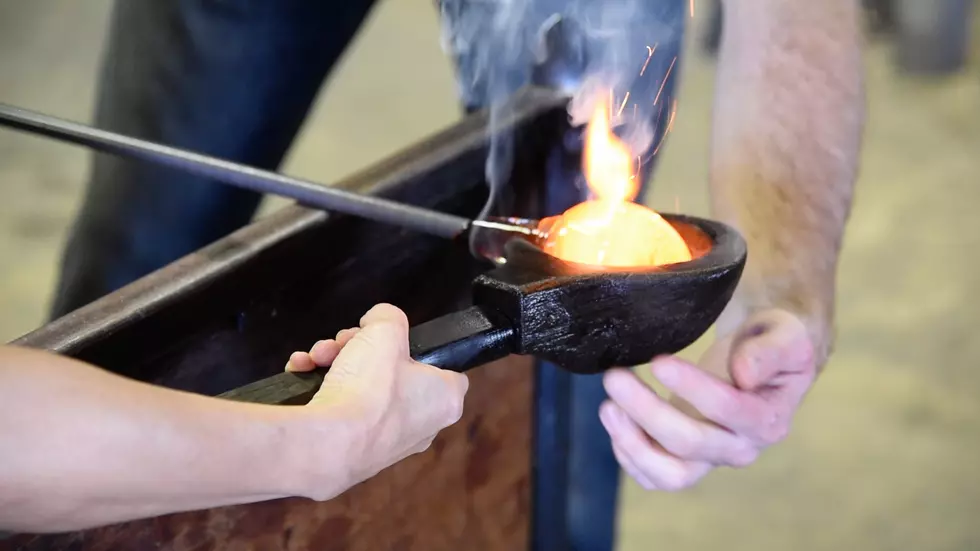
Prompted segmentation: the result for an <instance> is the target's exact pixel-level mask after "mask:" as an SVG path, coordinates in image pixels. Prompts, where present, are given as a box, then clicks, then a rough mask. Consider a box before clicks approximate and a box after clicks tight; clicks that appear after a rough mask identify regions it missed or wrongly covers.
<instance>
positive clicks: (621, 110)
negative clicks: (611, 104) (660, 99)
mask: <svg viewBox="0 0 980 551" xmlns="http://www.w3.org/2000/svg"><path fill="white" fill-rule="evenodd" d="M629 99H630V93H629V92H626V97H624V98H623V103H622V104H621V105H620V106H619V112H617V113H616V116H617V117H618V116H620V115H622V114H623V109H626V102H627V101H629ZM634 107H635V106H634Z"/></svg>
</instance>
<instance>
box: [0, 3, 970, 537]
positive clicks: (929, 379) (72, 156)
mask: <svg viewBox="0 0 980 551" xmlns="http://www.w3.org/2000/svg"><path fill="white" fill-rule="evenodd" d="M381 4H382V5H381V7H380V9H378V10H377V11H376V13H375V16H374V17H373V19H372V20H371V22H370V24H369V25H368V27H367V28H366V29H365V31H364V33H362V35H361V37H360V38H359V40H358V42H357V45H356V47H354V48H353V49H352V51H351V55H349V56H348V58H347V59H346V60H345V63H344V65H343V67H341V69H340V71H338V73H337V74H336V76H335V78H333V79H332V81H331V82H330V83H329V84H328V85H327V86H326V87H325V89H324V92H323V94H322V97H321V101H320V103H319V106H318V108H317V110H316V112H315V114H314V116H313V117H312V118H311V120H310V121H309V123H308V124H307V126H306V129H305V131H304V133H303V136H302V137H301V139H300V140H299V143H298V144H297V146H296V147H295V148H294V151H293V152H292V154H291V157H290V160H289V163H288V165H287V166H286V167H285V170H286V171H287V172H289V173H292V174H296V175H301V176H306V177H310V178H314V179H317V180H320V181H324V182H330V181H331V180H334V179H336V178H338V177H340V176H342V175H344V174H347V173H349V172H351V171H353V170H356V169H358V168H360V167H362V166H365V165H368V164H370V163H372V162H373V161H375V160H377V159H379V158H380V157H382V156H384V155H385V154H388V153H390V152H393V151H394V150H396V149H398V148H399V147H401V146H403V145H405V144H407V143H410V142H412V141H414V140H416V139H418V138H419V137H421V136H423V135H425V134H427V133H429V132H432V131H434V130H436V129H438V128H440V127H443V126H445V125H447V124H449V123H451V122H452V121H453V120H455V119H456V118H457V117H458V112H457V110H456V100H455V95H454V87H453V83H452V74H451V72H450V68H449V65H448V64H447V63H446V61H445V59H444V57H443V55H442V53H441V51H440V49H439V45H438V26H437V22H436V17H435V13H434V12H433V11H431V10H428V9H425V8H422V7H419V6H418V5H415V4H414V3H409V2H404V1H402V0H385V1H383V2H382V3H381ZM109 6H110V2H109V1H108V0H85V1H84V2H77V1H75V2H73V1H71V0H31V1H30V2H27V1H23V0H0V101H3V102H11V103H17V104H20V105H23V106H25V107H30V108H35V109H40V110H43V111H46V112H50V113H53V114H57V115H61V116H66V117H70V118H75V119H79V120H87V119H88V118H89V112H90V105H91V100H92V93H93V85H94V75H95V74H96V73H95V70H96V65H97V62H98V56H99V53H100V47H101V43H102V39H103V33H104V30H105V22H106V15H107V12H108V8H109ZM393 45H397V47H392V46H393ZM888 54H889V52H888V50H887V49H886V48H885V47H884V46H882V45H875V46H873V47H872V48H871V49H870V50H869V56H868V59H869V94H870V125H869V128H868V132H867V142H866V148H865V154H864V164H863V170H862V174H861V180H860V184H859V190H858V197H857V203H856V205H855V209H854V213H853V217H852V223H851V226H850V230H849V233H848V236H847V244H846V250H845V253H844V260H843V265H842V268H841V287H840V337H839V339H840V340H839V347H838V351H837V353H836V355H835V357H834V358H833V361H832V363H831V365H830V366H829V367H828V369H827V371H826V373H825V375H823V376H822V378H821V380H820V381H819V384H818V385H817V387H816V390H815V391H814V392H813V394H812V395H811V397H810V398H809V400H808V402H807V403H806V406H805V408H804V409H803V411H802V413H801V414H800V416H799V418H798V421H797V424H796V426H795V430H794V432H793V434H792V436H791V437H790V439H789V440H788V441H787V442H785V443H784V444H782V445H781V446H779V447H777V448H775V449H773V450H771V451H770V452H769V453H767V454H766V455H765V456H764V458H763V459H762V460H761V461H760V462H759V463H758V464H757V465H755V466H753V467H751V468H749V469H747V470H744V471H739V472H735V471H727V472H720V473H717V474H715V475H713V476H711V477H709V479H708V480H706V481H705V482H704V483H703V484H702V485H701V486H700V487H698V488H697V489H695V490H693V491H689V492H687V493H683V494H678V495H664V494H649V493H644V492H642V491H641V490H640V489H639V488H638V487H637V486H635V485H633V484H631V483H628V484H627V487H626V494H625V498H624V512H623V514H622V546H621V547H622V549H626V550H640V549H655V548H656V549H671V550H673V551H683V550H710V549H725V550H731V551H734V550H741V549H745V550H749V549H752V550H758V549H767V550H780V551H781V550H789V549H793V550H800V551H803V550H806V551H810V550H813V551H816V550H835V551H836V550H841V549H864V550H869V551H870V550H893V549H910V550H937V551H938V550H967V549H980V523H978V522H977V519H978V518H980V470H978V469H977V468H976V467H975V466H974V465H975V464H974V461H975V460H976V458H977V457H978V456H980V399H978V395H980V372H978V365H977V364H978V361H977V360H978V359H980V339H976V338H975V335H974V331H975V328H976V327H977V326H978V325H980V299H977V298H976V294H975V290H976V289H977V288H978V283H980V269H978V264H977V262H976V260H975V257H974V256H973V254H972V253H973V252H975V251H976V250H978V247H980V237H978V232H977V229H978V224H980V223H978V222H974V221H973V220H972V219H971V216H970V215H971V213H974V212H975V210H976V205H977V204H980V75H978V74H977V66H976V65H974V66H973V67H971V69H970V71H968V72H967V73H965V74H963V75H960V76H957V77H953V78H950V79H945V80H942V81H915V80H912V79H908V78H904V77H899V76H897V75H895V74H894V72H893V70H892V66H891V64H890V63H889V58H888ZM712 71H713V68H712V65H711V63H710V61H708V60H705V59H701V58H699V57H698V56H694V55H692V56H689V57H688V61H687V63H686V67H685V73H686V74H685V78H684V84H683V95H682V96H681V99H682V101H681V108H680V112H679V116H678V120H677V123H676V125H675V132H674V134H673V136H672V138H671V140H670V141H669V145H668V146H667V150H666V152H665V161H664V163H663V165H662V166H661V167H660V172H659V173H658V175H657V180H656V184H655V192H654V197H653V198H652V201H653V204H654V205H655V206H659V207H661V208H663V209H664V210H672V209H673V208H674V206H675V205H676V204H679V205H680V207H681V209H682V210H684V211H688V212H692V213H705V212H706V190H705V184H704V182H705V181H706V162H705V160H706V158H707V137H708V132H709V112H708V109H709V106H710V99H711V93H712ZM392 82H397V83H398V87H399V93H398V94H396V95H387V94H385V91H386V90H387V89H388V88H387V87H388V86H390V84H391V83H392ZM86 163H87V157H86V155H85V153H84V152H83V151H81V150H78V149H75V148H70V147H67V146H62V145H58V144H54V143H52V142H49V141H44V140H39V139H36V138H28V137H25V136H23V135H20V134H12V133H8V132H0V339H2V340H9V339H11V338H14V337H16V336H18V335H20V334H22V333H24V332H26V331H28V330H30V329H32V328H33V327H35V326H37V325H38V324H39V323H41V321H42V318H43V313H44V311H45V308H46V307H47V303H48V300H49V293H50V289H51V285H52V283H53V279H54V274H55V268H56V263H57V258H58V254H59V251H60V247H61V244H62V241H63V239H64V237H65V232H66V229H67V225H68V223H69V221H70V219H71V216H72V213H73V209H74V208H75V206H76V204H77V201H78V198H79V194H80V191H81V186H82V184H83V177H84V175H85V168H86ZM278 205H281V203H279V202H270V204H268V205H266V207H265V209H266V211H268V210H269V209H273V208H276V207H277V206H278ZM701 347H702V344H699V345H697V346H695V347H694V349H693V350H691V351H690V355H691V356H694V355H695V354H696V353H697V350H698V349H699V348H701Z"/></svg>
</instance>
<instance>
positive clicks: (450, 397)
mask: <svg viewBox="0 0 980 551" xmlns="http://www.w3.org/2000/svg"><path fill="white" fill-rule="evenodd" d="M452 375H453V376H452V377H449V379H450V380H449V381H446V383H447V384H446V385H444V386H445V387H448V388H444V389H443V392H442V394H443V396H445V397H446V398H445V400H444V404H445V412H444V413H445V415H444V419H445V424H444V425H443V426H449V425H454V424H456V423H457V422H458V421H459V420H460V419H462V417H463V408H464V405H465V403H466V388H467V384H468V383H467V380H466V378H465V377H464V376H456V374H452ZM459 379H462V381H460V380H459Z"/></svg>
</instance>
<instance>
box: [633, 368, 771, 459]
mask: <svg viewBox="0 0 980 551" xmlns="http://www.w3.org/2000/svg"><path fill="white" fill-rule="evenodd" d="M651 370H652V371H653V376H654V377H656V378H657V380H659V381H660V382H661V383H662V384H663V385H664V386H665V387H667V389H668V390H670V391H671V392H672V393H674V395H676V396H677V397H679V398H681V399H682V400H684V401H685V402H687V403H688V404H690V405H691V406H692V407H693V408H694V409H695V410H697V411H698V413H700V414H701V415H703V416H704V418H705V419H708V420H709V421H711V422H713V423H717V424H718V425H720V426H722V427H724V428H726V429H728V430H730V431H731V432H734V433H735V434H738V435H741V436H745V437H748V438H749V439H750V440H751V441H753V442H754V441H756V438H757V437H758V434H757V431H758V428H759V427H760V426H762V425H764V424H766V423H768V422H769V419H770V418H771V417H772V407H771V406H770V405H769V404H768V403H767V402H766V401H765V400H764V399H762V398H760V397H759V396H756V395H755V394H753V393H751V392H743V391H741V390H739V389H737V388H735V387H733V386H732V385H730V384H728V383H726V382H725V381H722V380H721V379H719V378H718V377H716V376H714V375H712V374H710V373H706V372H705V371H703V370H702V369H701V368H699V367H698V366H696V365H693V364H691V363H688V362H686V361H684V360H682V359H680V358H677V357H675V356H662V357H659V358H656V359H655V360H654V361H653V363H652V364H651ZM740 453H744V454H746V455H751V454H750V452H749V451H747V450H744V449H743V450H741V452H740ZM740 459H742V460H743V461H736V464H741V463H743V462H744V460H745V459H746V458H745V457H740Z"/></svg>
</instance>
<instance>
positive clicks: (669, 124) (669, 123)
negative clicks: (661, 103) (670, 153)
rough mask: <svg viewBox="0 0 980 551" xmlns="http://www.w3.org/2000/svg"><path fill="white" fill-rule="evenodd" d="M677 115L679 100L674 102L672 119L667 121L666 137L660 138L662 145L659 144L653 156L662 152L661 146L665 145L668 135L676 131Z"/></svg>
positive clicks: (671, 112) (671, 113) (671, 111)
mask: <svg viewBox="0 0 980 551" xmlns="http://www.w3.org/2000/svg"><path fill="white" fill-rule="evenodd" d="M675 115H677V100H674V103H673V107H672V108H671V110H670V118H669V119H667V129H666V130H664V135H663V136H661V137H660V143H658V144H657V148H656V149H654V150H653V154H654V155H656V154H657V152H658V151H660V146H662V145H663V144H664V141H665V140H666V139H667V134H670V131H671V130H673V129H674V116H675Z"/></svg>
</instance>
